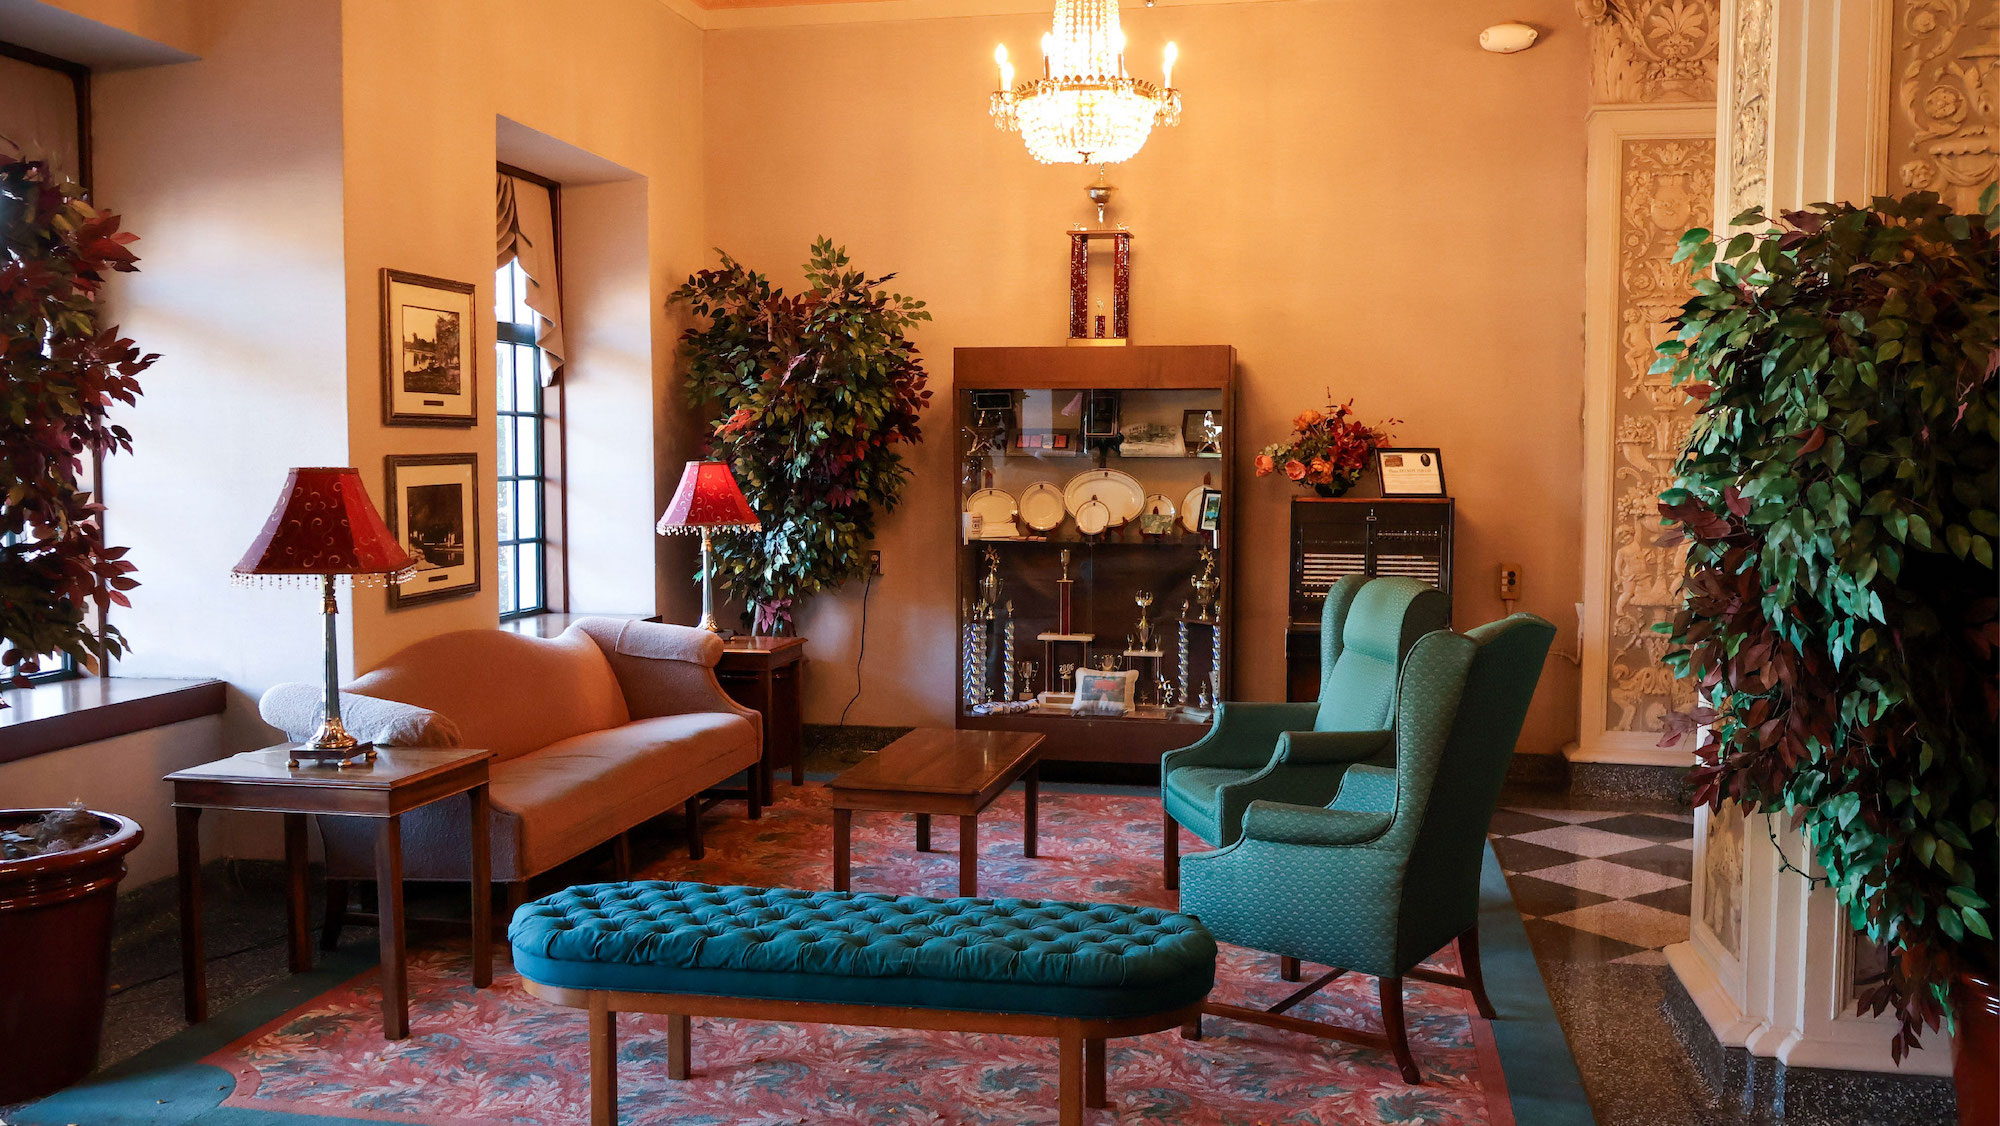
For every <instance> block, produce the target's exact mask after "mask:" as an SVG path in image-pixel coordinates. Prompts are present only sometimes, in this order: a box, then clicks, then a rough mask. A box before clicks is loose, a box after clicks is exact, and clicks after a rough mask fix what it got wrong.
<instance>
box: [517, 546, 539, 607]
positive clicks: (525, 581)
mask: <svg viewBox="0 0 2000 1126" xmlns="http://www.w3.org/2000/svg"><path fill="white" fill-rule="evenodd" d="M515 550H516V551H519V552H520V553H521V604H520V608H521V609H523V610H529V609H534V610H539V609H541V607H542V553H541V550H540V547H539V545H537V547H536V548H534V549H529V548H525V547H522V548H516V549H515Z"/></svg>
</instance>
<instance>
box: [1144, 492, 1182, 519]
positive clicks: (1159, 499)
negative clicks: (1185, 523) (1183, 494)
mask: <svg viewBox="0 0 2000 1126" xmlns="http://www.w3.org/2000/svg"><path fill="white" fill-rule="evenodd" d="M1174 511H1175V510H1174V502H1173V499H1172V498H1171V497H1169V496H1167V494H1165V493H1148V494H1147V495H1146V507H1144V508H1143V509H1141V510H1140V512H1141V513H1142V514H1144V515H1146V516H1165V517H1167V518H1169V519H1171V518H1172V517H1173V515H1174Z"/></svg>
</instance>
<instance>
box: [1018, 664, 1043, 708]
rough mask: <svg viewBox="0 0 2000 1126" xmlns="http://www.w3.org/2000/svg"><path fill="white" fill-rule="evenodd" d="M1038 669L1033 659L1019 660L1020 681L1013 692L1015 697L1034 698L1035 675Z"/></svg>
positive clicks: (1019, 698)
mask: <svg viewBox="0 0 2000 1126" xmlns="http://www.w3.org/2000/svg"><path fill="white" fill-rule="evenodd" d="M1040 671H1041V669H1040V668H1039V667H1038V666H1036V664H1035V662H1033V661H1026V660H1024V661H1022V662H1021V683H1020V687H1019V688H1018V689H1017V690H1016V692H1015V699H1018V700H1032V699H1034V698H1035V675H1036V674H1037V673H1039V672H1040Z"/></svg>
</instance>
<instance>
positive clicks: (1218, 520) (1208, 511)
mask: <svg viewBox="0 0 2000 1126" xmlns="http://www.w3.org/2000/svg"><path fill="white" fill-rule="evenodd" d="M1195 530H1196V531H1200V532H1219V531H1221V530H1222V490H1221V489H1203V490H1202V491H1201V519H1200V520H1199V521H1197V522H1196V524H1195Z"/></svg>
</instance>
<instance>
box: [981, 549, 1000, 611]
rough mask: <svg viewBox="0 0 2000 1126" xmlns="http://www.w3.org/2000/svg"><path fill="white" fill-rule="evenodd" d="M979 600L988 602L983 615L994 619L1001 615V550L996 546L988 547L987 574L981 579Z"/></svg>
mask: <svg viewBox="0 0 2000 1126" xmlns="http://www.w3.org/2000/svg"><path fill="white" fill-rule="evenodd" d="M979 600H980V601H981V602H984V603H985V604H986V609H985V613H984V615H983V617H984V618H985V620H986V621H989V622H990V621H993V620H995V619H996V618H998V617H999V616H1000V606H1001V604H1002V599H1001V591H1000V552H999V550H998V549H996V548H991V547H989V548H987V549H986V574H985V576H984V577H983V578H981V579H980V580H979Z"/></svg>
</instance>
